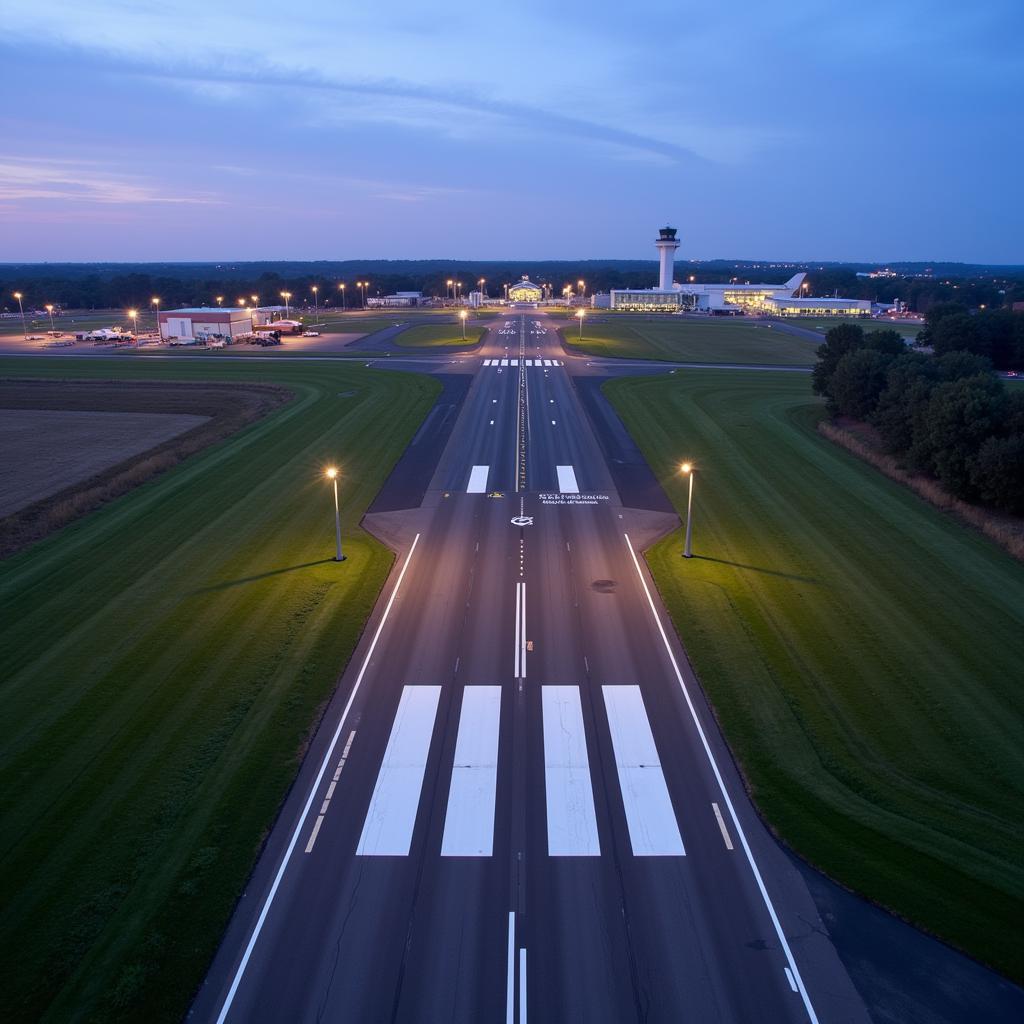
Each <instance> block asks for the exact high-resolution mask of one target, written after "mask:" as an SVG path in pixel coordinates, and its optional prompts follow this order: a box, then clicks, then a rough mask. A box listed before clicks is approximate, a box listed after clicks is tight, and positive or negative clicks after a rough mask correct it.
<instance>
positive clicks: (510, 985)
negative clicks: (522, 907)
mask: <svg viewBox="0 0 1024 1024" xmlns="http://www.w3.org/2000/svg"><path fill="white" fill-rule="evenodd" d="M515 1009H516V912H515V911H514V910H510V911H509V912H508V974H507V976H506V979H505V1024H514V1021H515Z"/></svg>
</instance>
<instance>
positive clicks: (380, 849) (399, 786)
mask: <svg viewBox="0 0 1024 1024" xmlns="http://www.w3.org/2000/svg"><path fill="white" fill-rule="evenodd" d="M440 698H441V687H440V686H406V687H403V688H402V696H401V699H400V700H399V702H398V711H396V712H395V722H394V725H392V727H391V736H390V737H389V738H388V745H387V747H386V749H385V750H384V759H383V760H382V761H381V765H380V772H379V773H378V775H377V784H376V786H374V787H373V796H372V797H370V807H369V810H367V812H366V821H365V822H364V823H363V834H362V835H361V836H360V837H359V845H358V846H357V847H356V854H357V855H358V856H360V857H407V856H408V855H409V847H410V845H411V844H412V830H413V827H414V826H415V824H416V812H417V810H418V809H419V806H420V792H421V790H422V789H423V775H424V773H425V772H426V770H427V753H428V752H429V750H430V739H431V737H432V736H433V735H434V719H435V718H436V717H437V702H438V701H439V700H440Z"/></svg>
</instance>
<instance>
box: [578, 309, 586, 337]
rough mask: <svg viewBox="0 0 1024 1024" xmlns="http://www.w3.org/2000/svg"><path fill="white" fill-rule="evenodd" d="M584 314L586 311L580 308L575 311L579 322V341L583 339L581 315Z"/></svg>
mask: <svg viewBox="0 0 1024 1024" xmlns="http://www.w3.org/2000/svg"><path fill="white" fill-rule="evenodd" d="M584 316H586V312H585V311H584V310H582V309H578V310H577V311H576V319H577V320H579V322H580V341H582V340H583V317H584Z"/></svg>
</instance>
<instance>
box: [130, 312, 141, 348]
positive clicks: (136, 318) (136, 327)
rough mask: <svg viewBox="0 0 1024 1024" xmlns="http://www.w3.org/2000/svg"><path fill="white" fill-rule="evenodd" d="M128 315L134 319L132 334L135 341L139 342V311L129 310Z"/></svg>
mask: <svg viewBox="0 0 1024 1024" xmlns="http://www.w3.org/2000/svg"><path fill="white" fill-rule="evenodd" d="M128 315H129V316H130V317H131V318H132V334H134V335H135V340H136V341H138V340H139V311H138V310H137V309H129V310H128Z"/></svg>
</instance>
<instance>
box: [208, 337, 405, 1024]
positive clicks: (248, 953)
mask: <svg viewBox="0 0 1024 1024" xmlns="http://www.w3.org/2000/svg"><path fill="white" fill-rule="evenodd" d="M256 358H259V357H258V356H257V357H256ZM419 542H420V535H419V534H418V533H417V534H416V536H415V537H413V541H412V547H411V548H409V554H407V555H406V556H405V564H404V565H403V566H402V571H401V572H400V573H399V574H398V580H397V581H396V583H395V589H394V590H392V591H391V596H390V597H389V598H388V603H387V606H386V607H385V609H384V614H383V615H382V616H381V619H380V622H379V623H378V624H377V631H376V632H375V633H374V634H373V639H372V640H371V641H370V646H369V648H367V651H366V655H365V657H364V658H363V664H362V665H361V666H360V668H359V675H357V676H356V681H355V682H354V683H353V684H352V692H351V693H350V694H349V695H348V700H347V701H346V702H345V708H344V710H343V711H342V712H341V717H340V718H339V719H338V725H337V728H335V730H334V735H333V736H331V742H330V744H329V745H328V747H327V752H326V753H325V754H324V759H323V761H321V762H320V769H319V771H318V772H317V773H316V778H315V779H314V780H313V785H312V786H311V787H310V790H309V796H308V797H306V803H305V805H304V806H303V808H302V814H300V815H299V820H298V823H297V824H296V826H295V830H294V831H293V832H292V837H291V839H290V840H289V842H288V848H287V849H286V850H285V851H284V856H283V857H282V858H281V864H280V866H279V867H278V869H277V874H276V875H274V881H273V883H272V884H271V886H270V892H268V893H267V898H266V899H265V900H264V901H263V906H262V908H261V909H260V916H259V917H258V918H257V919H256V924H255V926H254V927H253V930H252V935H250V936H249V941H248V943H247V944H246V947H245V952H244V953H243V954H242V959H241V960H240V961H239V963H238V967H237V968H236V970H235V974H234V977H233V978H232V979H231V987H230V988H229V989H228V994H227V995H226V996H225V997H224V1005H223V1006H221V1008H220V1013H219V1014H217V1024H224V1021H225V1020H227V1016H228V1013H230V1012H231V1004H232V1003H233V1002H234V1001H235V994H236V993H237V992H238V986H239V985H240V984H241V982H242V976H243V975H244V974H245V969H246V967H247V966H248V965H249V960H250V958H251V957H252V951H253V950H254V949H255V948H256V943H257V941H258V940H259V937H260V932H262V931H263V925H264V923H265V922H266V920H267V915H268V914H269V913H270V907H271V905H272V904H273V902H274V897H275V896H276V895H277V890H278V889H279V888H280V887H281V879H282V878H284V873H285V870H286V869H287V867H288V863H289V861H290V860H291V859H292V853H293V852H294V850H295V844H296V842H298V838H299V833H300V832H301V831H302V830H303V829H304V828H305V827H306V818H307V817H309V809H310V807H312V806H313V798H314V797H315V796H316V793H317V790H318V789H319V788H320V783H321V782H323V778H324V773H325V772H326V771H327V765H328V764H329V763H330V760H331V758H332V757H333V756H334V748H335V747H336V746H337V745H338V740H339V739H340V738H341V730H342V729H343V728H344V725H345V720H346V719H347V718H348V713H349V712H350V711H351V710H352V705H353V703H355V699H356V694H357V693H359V687H360V686H361V685H362V683H363V676H365V675H366V670H367V668H368V667H369V665H370V659H371V658H372V657H373V652H374V651H375V650H376V649H377V641H378V640H380V635H381V633H383V632H384V625H385V624H386V623H387V621H388V616H389V615H390V614H391V607H392V605H393V604H394V603H395V598H396V597H398V591H399V590H400V589H401V587H402V580H404V579H405V573H406V570H407V569H408V568H409V563H410V562H411V561H412V556H413V552H414V551H415V550H416V545H417V544H419Z"/></svg>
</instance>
